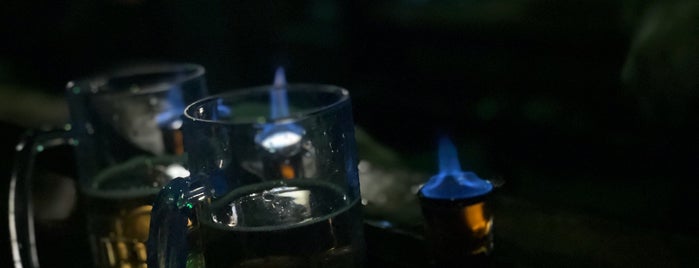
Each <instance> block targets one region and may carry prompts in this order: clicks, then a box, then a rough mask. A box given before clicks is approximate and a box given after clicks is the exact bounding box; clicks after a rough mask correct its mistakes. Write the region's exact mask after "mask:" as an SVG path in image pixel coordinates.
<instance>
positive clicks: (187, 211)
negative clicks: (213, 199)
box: [147, 177, 205, 268]
mask: <svg viewBox="0 0 699 268" xmlns="http://www.w3.org/2000/svg"><path fill="white" fill-rule="evenodd" d="M191 180H192V179H191V178H190V177H187V178H176V179H174V180H172V181H170V183H168V184H167V185H166V186H165V187H163V189H162V190H160V192H159V193H158V196H157V197H156V198H155V202H154V203H153V209H152V210H151V219H150V230H149V231H148V242H147V243H148V244H147V250H148V259H147V263H148V267H157V268H185V267H187V266H188V264H190V265H193V267H203V265H199V264H197V263H196V262H201V261H202V260H201V259H198V258H195V259H192V260H189V263H188V260H187V255H188V250H189V249H188V241H187V222H188V221H189V218H190V217H189V216H190V215H191V213H192V208H193V207H194V206H195V205H196V202H198V201H194V200H202V199H203V198H201V197H203V196H205V195H204V192H203V190H204V188H203V187H198V188H196V189H193V190H192V189H190V185H191Z"/></svg>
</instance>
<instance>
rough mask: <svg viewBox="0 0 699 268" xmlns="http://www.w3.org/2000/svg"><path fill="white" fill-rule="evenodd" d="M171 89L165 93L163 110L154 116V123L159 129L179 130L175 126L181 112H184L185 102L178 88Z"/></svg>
mask: <svg viewBox="0 0 699 268" xmlns="http://www.w3.org/2000/svg"><path fill="white" fill-rule="evenodd" d="M172 87H173V88H171V89H169V90H168V91H167V96H166V97H165V100H164V101H165V104H164V105H165V109H164V110H163V111H160V112H159V113H158V114H157V115H155V122H156V123H157V124H158V126H161V127H163V126H167V127H172V128H179V127H175V126H176V125H178V124H177V123H178V121H179V120H180V115H181V114H182V111H184V107H185V102H184V97H183V96H182V90H181V89H180V88H179V86H178V85H173V86H172ZM180 125H181V124H180Z"/></svg>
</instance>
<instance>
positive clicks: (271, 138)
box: [148, 72, 365, 268]
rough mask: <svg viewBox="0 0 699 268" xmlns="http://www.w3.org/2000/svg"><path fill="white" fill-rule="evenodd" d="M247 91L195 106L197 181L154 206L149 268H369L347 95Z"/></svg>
mask: <svg viewBox="0 0 699 268" xmlns="http://www.w3.org/2000/svg"><path fill="white" fill-rule="evenodd" d="M277 74H278V76H277V77H276V79H275V83H274V85H270V86H262V87H256V88H245V89H239V90H233V91H229V92H226V93H223V94H220V95H216V96H212V97H208V98H205V99H202V100H200V101H196V102H195V103H193V104H191V105H189V106H188V107H187V109H185V114H184V119H183V120H184V126H183V131H184V141H185V142H184V143H185V151H186V152H187V153H186V154H187V163H188V167H189V169H190V172H191V175H190V176H189V177H187V178H177V179H175V180H173V181H171V182H170V184H168V185H167V186H166V187H165V188H164V189H163V190H162V191H161V192H160V194H159V195H158V197H157V198H156V203H155V204H154V206H153V211H152V214H151V215H152V216H151V217H152V221H151V229H150V236H149V240H148V264H149V267H170V268H173V267H207V268H212V267H304V268H307V267H363V266H364V264H365V252H364V239H363V230H362V222H363V221H362V215H361V207H362V205H361V202H360V192H359V179H358V172H357V155H356V144H355V138H354V124H353V121H352V109H351V104H350V97H349V94H348V92H347V90H345V89H343V88H340V87H337V86H332V85H318V84H289V85H287V84H286V83H285V82H284V79H283V75H281V74H280V72H278V73H277Z"/></svg>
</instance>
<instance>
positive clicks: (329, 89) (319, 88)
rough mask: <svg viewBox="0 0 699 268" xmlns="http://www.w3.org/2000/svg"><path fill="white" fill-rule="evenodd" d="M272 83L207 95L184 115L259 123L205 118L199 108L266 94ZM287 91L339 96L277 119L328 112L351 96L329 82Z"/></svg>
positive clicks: (197, 119) (223, 122) (193, 118)
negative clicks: (253, 94) (200, 114)
mask: <svg viewBox="0 0 699 268" xmlns="http://www.w3.org/2000/svg"><path fill="white" fill-rule="evenodd" d="M272 87H273V86H272V85H265V86H257V87H248V88H240V89H235V90H232V91H227V92H224V93H219V94H215V95H211V96H209V97H205V98H203V99H200V100H197V101H195V102H193V103H191V104H190V105H188V106H187V107H186V108H185V110H184V117H185V118H186V119H188V120H191V121H194V122H205V123H213V124H221V125H249V124H254V123H259V121H258V120H256V119H257V118H252V117H251V118H246V119H248V120H242V121H230V120H213V119H204V118H201V117H199V116H197V115H196V113H197V111H196V110H197V109H198V108H201V107H204V106H206V105H207V104H209V103H211V102H215V101H219V100H225V99H235V98H239V97H243V96H245V95H249V94H251V93H255V94H264V93H267V92H269V90H270V88H272ZM287 91H288V92H295V91H310V92H324V93H330V94H335V95H336V96H337V97H338V98H337V99H336V100H335V101H333V102H330V103H328V104H325V105H323V106H318V107H314V108H311V109H306V110H302V111H300V112H296V113H293V114H291V115H289V116H288V117H285V118H281V119H278V120H277V121H296V120H300V119H303V118H307V117H310V116H313V115H315V114H318V113H322V112H327V111H331V110H333V109H335V108H337V107H339V106H341V105H342V104H343V103H346V102H348V101H349V99H350V96H349V91H347V89H345V88H342V87H339V86H335V85H328V84H303V83H298V84H288V85H287ZM265 118H266V119H269V118H268V117H266V116H265Z"/></svg>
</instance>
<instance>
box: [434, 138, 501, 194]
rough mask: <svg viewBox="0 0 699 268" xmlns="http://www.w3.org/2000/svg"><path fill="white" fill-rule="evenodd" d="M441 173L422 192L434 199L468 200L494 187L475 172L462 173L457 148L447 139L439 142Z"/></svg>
mask: <svg viewBox="0 0 699 268" xmlns="http://www.w3.org/2000/svg"><path fill="white" fill-rule="evenodd" d="M438 152H439V173H438V174H437V175H434V176H432V177H431V178H430V179H429V180H428V181H427V183H425V185H423V186H422V188H421V189H420V192H421V193H422V194H423V195H424V196H426V197H428V198H434V199H449V200H455V199H466V198H472V197H477V196H481V195H484V194H487V193H488V192H490V191H491V190H492V189H493V185H492V184H491V183H490V182H489V181H487V180H483V179H481V178H480V177H478V175H476V174H475V173H473V172H468V171H462V170H461V165H460V164H459V157H458V155H457V152H456V147H455V146H454V144H453V143H452V142H451V140H450V139H449V138H447V137H442V138H441V139H440V141H439V151H438Z"/></svg>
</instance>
